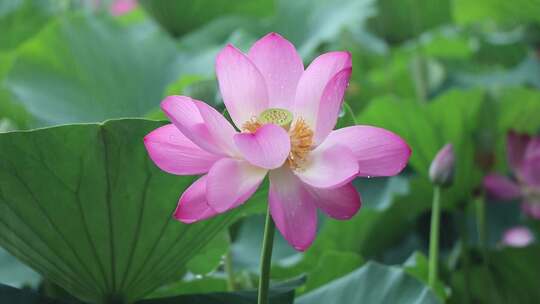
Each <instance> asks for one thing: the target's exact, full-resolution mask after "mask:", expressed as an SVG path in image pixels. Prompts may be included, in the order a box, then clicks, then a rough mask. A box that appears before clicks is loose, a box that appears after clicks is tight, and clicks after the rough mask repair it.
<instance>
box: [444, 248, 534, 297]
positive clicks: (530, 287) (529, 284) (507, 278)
mask: <svg viewBox="0 0 540 304" xmlns="http://www.w3.org/2000/svg"><path fill="white" fill-rule="evenodd" d="M538 254H540V248H539V247H538V245H536V246H530V247H527V248H506V249H504V250H501V251H491V252H489V253H488V256H487V260H486V261H485V263H486V264H483V265H482V264H480V265H477V266H475V267H473V268H472V269H470V270H468V271H469V273H468V274H466V272H465V270H461V271H459V272H455V273H454V274H453V275H452V278H451V281H452V285H453V286H454V288H455V289H454V293H453V294H452V297H451V299H450V303H463V299H464V297H466V296H467V294H466V293H468V297H469V298H470V299H472V301H473V302H474V303H481V304H483V303H516V304H522V303H523V304H526V303H535V302H536V301H537V300H538V299H539V298H540V290H539V289H538V288H537V284H536V283H537V282H538V280H539V279H540V273H539V272H538V271H537V269H538V267H540V263H539V260H538ZM466 275H468V276H469V277H468V278H467V281H465V280H466V278H465V276H466ZM466 282H468V283H466ZM466 284H468V285H466Z"/></svg>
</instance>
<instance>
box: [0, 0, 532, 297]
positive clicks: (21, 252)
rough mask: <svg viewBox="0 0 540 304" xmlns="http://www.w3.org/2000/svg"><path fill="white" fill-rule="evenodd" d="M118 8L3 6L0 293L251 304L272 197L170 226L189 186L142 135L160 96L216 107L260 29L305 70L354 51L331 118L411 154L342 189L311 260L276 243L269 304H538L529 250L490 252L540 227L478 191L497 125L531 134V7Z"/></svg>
mask: <svg viewBox="0 0 540 304" xmlns="http://www.w3.org/2000/svg"><path fill="white" fill-rule="evenodd" d="M126 2H129V1H126ZM112 5H113V3H112V1H105V0H102V1H92V0H73V1H69V0H46V1H43V0H0V28H1V29H2V34H1V35H0V246H1V247H2V248H3V249H2V250H0V302H2V303H4V302H6V303H80V302H81V301H84V302H87V303H116V302H119V301H120V302H121V301H127V302H135V301H140V302H137V303H141V304H143V303H144V304H154V303H158V304H159V303H254V299H255V294H254V292H253V288H254V287H255V286H256V282H257V275H258V274H257V272H258V256H259V251H260V242H261V238H262V228H263V227H262V226H263V218H262V216H261V213H262V212H263V211H264V209H265V198H266V193H267V189H266V188H267V186H265V187H262V189H261V190H259V192H258V193H257V194H256V195H255V196H254V197H253V198H252V199H251V200H250V202H249V203H247V204H246V205H245V206H244V207H242V208H240V209H238V210H237V211H235V212H233V213H231V214H228V215H224V216H221V217H218V218H216V219H213V220H210V221H205V222H202V223H199V224H196V225H184V224H181V223H179V222H176V221H173V220H172V219H171V217H170V214H171V212H172V211H173V210H174V208H175V206H176V202H177V199H178V196H179V194H180V193H181V192H182V191H183V190H184V189H185V187H187V185H189V184H190V183H191V182H192V180H193V177H178V176H172V175H168V174H165V173H163V172H161V171H159V170H158V169H157V168H156V167H155V166H154V165H153V164H152V163H151V162H150V161H149V160H148V159H147V156H146V153H145V151H144V147H143V145H142V137H143V136H144V135H145V134H146V133H147V132H148V131H149V130H151V129H153V128H155V127H156V126H159V125H161V124H162V123H163V122H158V121H161V120H164V119H165V117H164V116H163V115H162V114H161V113H160V111H159V107H158V106H159V102H160V100H161V99H162V98H163V97H164V96H166V95H170V94H184V95H190V96H193V97H195V98H197V99H200V100H204V101H206V102H208V103H209V104H210V105H212V106H214V107H216V108H217V109H219V110H223V109H224V107H223V103H222V101H221V97H220V96H219V93H218V90H217V85H216V81H215V75H214V60H215V55H216V54H217V52H218V51H219V50H220V48H222V47H223V46H224V45H225V44H226V43H228V42H231V43H234V44H235V45H237V46H239V47H240V48H242V49H243V50H247V48H248V47H249V45H251V43H253V42H254V41H255V40H256V39H257V38H259V37H260V36H262V35H264V34H265V33H267V32H270V31H276V32H279V33H280V34H282V35H283V36H285V37H286V38H288V39H289V40H291V41H292V42H293V43H294V44H295V45H296V47H297V49H298V50H299V52H300V53H301V54H302V56H303V58H304V60H305V63H306V64H307V63H309V62H310V61H311V60H312V59H313V58H314V57H315V56H317V55H318V54H320V53H321V52H325V51H329V50H349V51H350V52H351V53H352V54H353V62H354V65H353V66H354V72H353V76H352V80H351V83H350V87H349V89H348V92H347V96H346V102H347V105H348V106H347V107H344V109H343V111H342V113H341V114H342V115H341V117H340V120H339V122H338V125H339V127H345V126H348V125H353V124H371V125H377V126H381V127H384V128H387V129H390V130H392V131H394V132H396V133H398V134H400V135H401V136H402V137H404V138H405V139H406V140H407V142H408V143H409V144H410V145H411V147H412V149H413V154H412V158H411V161H410V164H409V166H408V167H407V169H406V170H405V171H404V172H403V173H402V174H401V175H400V176H397V177H392V178H378V179H359V180H357V181H355V184H356V186H357V188H358V190H359V191H360V192H361V194H362V199H363V207H362V209H361V211H360V212H359V214H358V215H357V216H355V217H354V218H353V219H351V220H350V221H344V222H341V221H335V220H332V219H328V218H321V222H322V225H321V227H320V231H319V234H318V237H317V239H316V241H315V243H314V245H313V247H312V248H311V249H310V250H308V251H307V252H306V253H303V254H300V253H297V252H295V251H294V250H292V249H291V248H290V247H289V246H288V245H287V244H286V243H285V241H284V240H283V239H282V238H281V237H277V240H276V246H275V252H274V264H273V269H272V276H273V287H272V303H284V304H285V303H293V301H294V302H295V303H300V304H303V303H356V302H358V303H360V302H361V303H398V302H399V303H442V302H447V303H538V301H540V294H539V290H538V288H537V287H536V285H537V284H538V282H540V272H538V269H540V259H539V256H540V248H539V247H538V245H536V244H533V245H531V246H528V247H526V248H504V246H502V244H501V242H500V239H501V235H502V233H503V231H504V230H506V229H507V228H509V227H512V226H515V225H525V226H527V227H529V228H530V229H531V230H532V231H533V233H534V234H535V235H536V237H538V236H540V235H539V233H540V224H539V223H538V221H534V220H532V219H529V218H526V217H525V216H524V215H522V214H521V213H520V210H519V205H518V204H514V203H498V202H492V201H490V199H488V198H486V197H485V196H484V194H483V191H482V188H481V180H482V177H483V176H484V175H486V174H487V173H488V172H492V171H498V172H499V173H503V174H504V173H508V172H509V169H508V165H507V163H506V151H505V143H506V139H505V137H506V133H507V132H508V130H510V129H514V130H517V131H519V132H525V133H529V134H538V132H539V131H540V119H538V117H540V91H539V88H540V17H539V16H540V1H537V0H517V1H513V2H509V1H503V0H478V1H466V0H454V1H451V0H434V1H420V0H406V1H401V0H298V1H287V0H238V1H232V2H231V1H224V0H219V1H215V0H185V1H168V0H140V1H139V3H138V4H137V5H136V6H135V7H134V8H133V9H132V10H130V11H129V12H127V13H125V14H121V15H119V14H118V13H117V12H115V11H114V10H113V9H112V8H111V7H112ZM156 120H157V121H156ZM448 142H451V143H453V144H454V147H455V150H456V158H457V160H458V162H457V168H456V181H455V183H454V185H453V186H452V187H451V188H449V189H447V190H445V191H444V192H443V197H442V199H443V209H444V210H443V218H442V226H441V229H442V232H441V238H442V240H441V241H442V244H441V246H442V248H441V250H442V259H441V263H440V267H441V276H440V280H439V282H437V284H436V288H435V289H434V290H432V289H430V288H428V287H427V285H426V282H427V260H426V253H427V245H428V244H427V242H428V230H429V211H430V204H431V195H432V188H431V185H430V183H429V181H428V176H427V171H428V167H429V164H430V162H431V160H432V158H433V156H434V155H435V154H436V152H437V151H438V150H439V149H440V148H441V147H442V146H443V145H444V144H445V143H448ZM479 201H480V202H485V203H486V218H487V224H486V227H487V230H486V231H487V235H486V237H485V241H484V240H483V239H482V238H479V233H478V231H479V229H478V228H479V227H480V225H481V223H479V222H478V221H477V215H478V213H477V210H476V209H475V208H474V207H475V202H476V203H477V202H479ZM295 299H296V300H295ZM115 301H116V302H115Z"/></svg>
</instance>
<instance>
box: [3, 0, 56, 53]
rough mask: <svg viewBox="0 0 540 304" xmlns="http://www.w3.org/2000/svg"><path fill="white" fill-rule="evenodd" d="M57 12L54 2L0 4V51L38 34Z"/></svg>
mask: <svg viewBox="0 0 540 304" xmlns="http://www.w3.org/2000/svg"><path fill="white" fill-rule="evenodd" d="M58 10H59V5H58V2H57V1H55V0H12V1H2V2H1V3H0V28H1V29H2V35H1V36H0V51H2V50H9V49H13V48H15V47H17V46H18V45H19V44H21V43H22V42H24V41H25V40H27V39H28V38H30V37H32V36H33V35H34V34H36V33H37V32H39V31H40V30H41V29H42V27H43V26H44V25H45V24H47V21H49V20H50V19H51V18H53V16H54V14H55V12H56V11H58Z"/></svg>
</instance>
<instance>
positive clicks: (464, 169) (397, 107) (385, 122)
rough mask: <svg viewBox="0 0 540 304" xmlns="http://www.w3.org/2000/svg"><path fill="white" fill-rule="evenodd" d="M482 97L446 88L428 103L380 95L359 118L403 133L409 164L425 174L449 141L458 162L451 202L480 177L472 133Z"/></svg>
mask: <svg viewBox="0 0 540 304" xmlns="http://www.w3.org/2000/svg"><path fill="white" fill-rule="evenodd" d="M483 100H484V95H483V92H482V91H479V90H471V91H457V90H454V91H449V92H447V93H445V94H444V95H441V96H439V97H438V98H437V99H435V100H433V101H432V102H430V103H429V104H419V103H417V102H414V101H408V100H397V99H396V98H392V97H383V98H380V99H377V100H374V101H373V102H372V103H371V104H370V106H369V107H368V108H367V109H366V110H365V111H364V112H363V113H362V114H361V115H360V116H359V117H358V121H359V122H360V123H365V124H372V125H376V126H381V127H384V128H387V129H389V130H392V131H394V132H396V133H397V134H400V135H401V136H403V138H405V139H406V141H407V142H408V143H409V145H410V146H411V149H412V150H413V153H412V156H411V159H410V164H411V165H412V167H413V168H414V169H415V170H416V172H418V174H420V175H422V176H424V177H427V174H428V168H429V165H430V163H431V160H432V159H433V157H434V156H435V154H436V153H437V151H438V150H439V149H440V148H441V147H442V146H444V145H445V144H446V143H452V144H453V145H454V150H455V153H456V160H457V162H456V178H455V182H454V186H453V187H452V188H450V191H449V195H451V196H452V197H453V199H452V201H460V200H462V199H466V198H467V197H468V196H469V195H470V191H471V190H472V189H473V188H474V187H475V186H476V185H477V183H478V182H479V178H480V172H479V170H478V168H475V152H474V137H473V134H474V132H475V130H476V128H477V117H478V114H479V110H480V108H481V105H482V102H483ZM443 204H444V203H443Z"/></svg>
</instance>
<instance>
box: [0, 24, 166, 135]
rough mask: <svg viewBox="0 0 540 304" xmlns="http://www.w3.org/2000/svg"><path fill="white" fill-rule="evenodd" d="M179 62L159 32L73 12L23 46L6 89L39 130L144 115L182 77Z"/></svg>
mask: <svg viewBox="0 0 540 304" xmlns="http://www.w3.org/2000/svg"><path fill="white" fill-rule="evenodd" d="M104 46H107V47H106V48H104ZM174 62H175V46H174V44H173V42H172V41H170V40H169V39H168V38H167V37H166V36H165V35H163V33H160V32H158V31H157V29H156V28H155V27H150V28H148V27H147V28H140V29H139V28H138V27H135V28H125V27H122V26H120V25H119V24H118V23H117V22H115V21H114V20H112V19H110V18H109V17H107V16H104V15H100V16H90V15H87V14H75V15H73V14H68V15H65V16H62V17H61V18H58V19H57V20H55V21H54V22H52V23H50V24H48V25H47V26H46V27H45V28H44V29H43V30H42V31H41V32H40V33H39V34H38V35H37V36H36V37H35V38H34V39H32V40H31V41H29V42H28V43H26V44H24V45H23V46H21V48H20V50H18V52H17V57H16V59H15V60H14V62H13V66H12V68H11V70H10V72H9V74H8V76H7V88H8V89H9V90H10V91H11V92H12V93H13V95H14V96H15V97H16V99H17V100H19V101H20V102H21V104H22V105H24V107H25V108H26V109H27V110H28V111H29V112H30V113H31V114H32V115H33V117H35V119H36V120H38V125H39V126H41V125H53V124H64V123H73V122H99V121H103V120H105V119H109V118H118V117H130V116H134V117H138V116H143V115H144V114H146V113H147V112H148V111H150V110H151V109H153V108H154V107H156V106H157V105H158V102H159V100H160V98H161V97H162V94H163V91H164V89H165V88H166V86H167V84H168V83H169V82H171V81H172V80H173V79H175V78H176V75H175V74H176V71H175V65H174Z"/></svg>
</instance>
